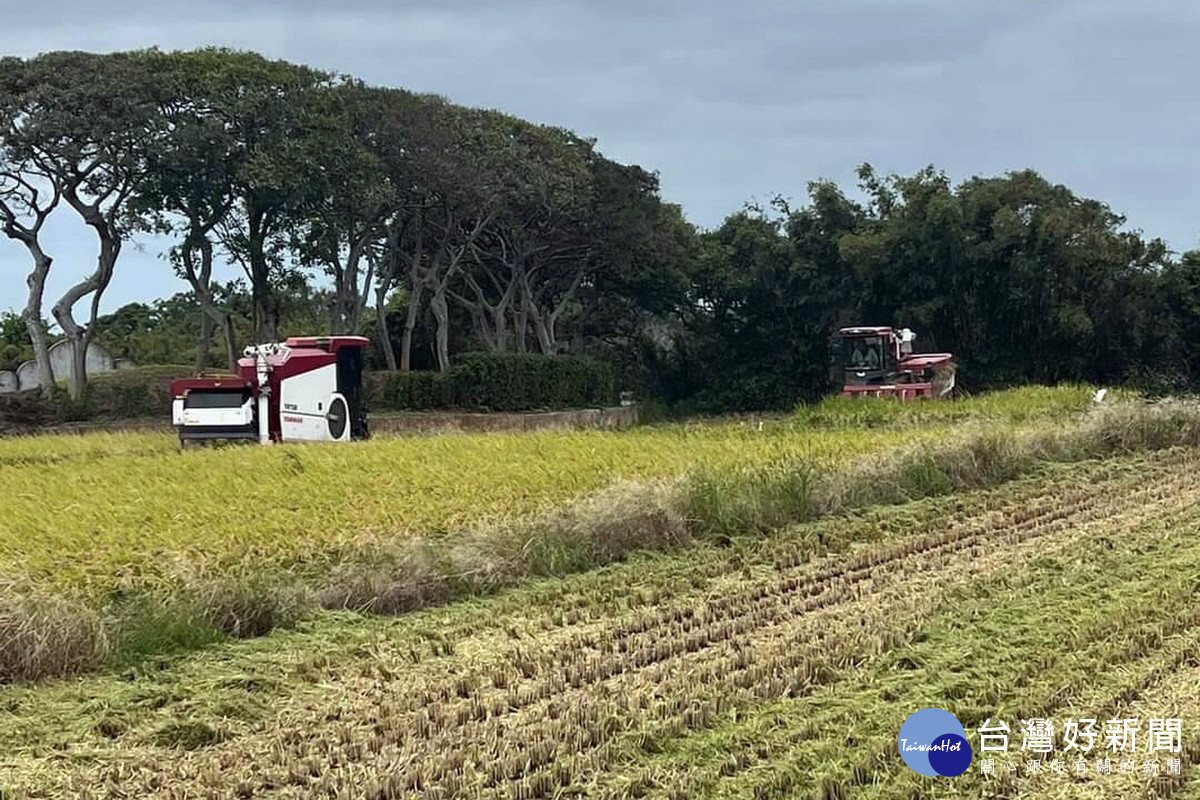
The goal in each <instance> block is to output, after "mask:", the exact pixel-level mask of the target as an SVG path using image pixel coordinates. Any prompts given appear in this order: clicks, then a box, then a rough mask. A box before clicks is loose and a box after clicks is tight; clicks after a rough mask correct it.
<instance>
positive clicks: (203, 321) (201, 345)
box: [196, 312, 216, 372]
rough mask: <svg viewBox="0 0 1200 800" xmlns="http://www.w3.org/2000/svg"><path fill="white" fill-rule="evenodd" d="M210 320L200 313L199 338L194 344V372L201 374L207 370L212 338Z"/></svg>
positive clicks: (212, 326) (211, 323) (206, 315)
mask: <svg viewBox="0 0 1200 800" xmlns="http://www.w3.org/2000/svg"><path fill="white" fill-rule="evenodd" d="M214 327H216V326H214V325H213V321H212V318H211V317H209V316H208V314H206V313H204V312H201V313H200V338H199V340H197V342H196V372H203V371H204V370H205V369H207V368H208V353H209V350H211V349H212V337H213V328H214Z"/></svg>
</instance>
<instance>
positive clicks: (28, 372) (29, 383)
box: [0, 341, 133, 392]
mask: <svg viewBox="0 0 1200 800" xmlns="http://www.w3.org/2000/svg"><path fill="white" fill-rule="evenodd" d="M132 366H133V362H132V361H130V360H128V359H124V358H122V359H117V360H116V361H114V360H113V358H112V356H110V355H109V354H108V351H107V350H105V349H104V348H103V347H101V346H100V345H98V344H96V343H95V342H92V343H91V344H89V345H88V350H87V371H88V375H96V374H99V373H101V372H112V371H113V370H115V369H128V368H130V367H132ZM50 371H51V373H52V374H53V375H54V377H55V379H62V378H66V377H67V376H69V375H70V374H71V345H70V344H68V343H67V342H66V341H62V342H56V343H55V344H53V345H51V346H50ZM15 374H16V382H17V384H16V387H15V388H13V389H4V388H3V382H2V381H0V392H4V391H16V390H17V389H20V390H22V391H24V390H26V389H35V388H37V386H38V377H37V364H36V363H35V362H34V361H32V360H30V361H26V362H24V363H22V364H21V365H20V366H18V367H17V369H16V373H15Z"/></svg>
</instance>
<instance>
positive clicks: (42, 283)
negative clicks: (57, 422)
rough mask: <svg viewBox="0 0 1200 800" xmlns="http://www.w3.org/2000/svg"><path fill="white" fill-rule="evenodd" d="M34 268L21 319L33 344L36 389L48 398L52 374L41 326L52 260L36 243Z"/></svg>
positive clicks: (50, 391)
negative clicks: (44, 297) (36, 378)
mask: <svg viewBox="0 0 1200 800" xmlns="http://www.w3.org/2000/svg"><path fill="white" fill-rule="evenodd" d="M29 249H30V252H31V254H32V255H33V262H34V268H33V272H31V273H29V277H28V278H27V279H26V283H27V284H28V285H29V300H28V301H27V302H26V304H25V310H24V311H22V312H21V317H22V318H23V319H24V320H25V328H26V330H28V331H29V340H30V342H32V343H33V359H34V363H36V364H37V376H38V388H39V389H41V391H42V395H43V396H45V397H50V395H51V394H52V393H53V391H54V373H53V371H52V370H51V368H50V343H49V342H48V341H47V340H46V329H45V328H44V327H43V326H42V298H43V296H44V295H45V293H46V276H47V275H48V274H49V273H50V264H51V262H52V261H53V259H51V258H50V256H48V255H46V254H45V253H44V252H42V249H41V247H39V246H38V245H37V244H36V243H35V244H31V245H30V247H29Z"/></svg>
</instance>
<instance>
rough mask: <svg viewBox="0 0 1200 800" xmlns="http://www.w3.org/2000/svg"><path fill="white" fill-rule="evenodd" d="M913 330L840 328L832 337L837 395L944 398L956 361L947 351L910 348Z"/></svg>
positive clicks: (912, 340) (913, 339)
mask: <svg viewBox="0 0 1200 800" xmlns="http://www.w3.org/2000/svg"><path fill="white" fill-rule="evenodd" d="M916 338H917V335H916V334H915V333H913V332H912V331H911V330H909V329H908V328H900V329H899V330H894V329H892V328H884V327H857V328H842V329H841V330H840V331H838V335H837V336H836V337H835V341H834V356H835V358H836V359H837V364H838V371H839V372H840V373H841V375H840V378H841V382H842V394H843V395H844V396H847V397H861V396H863V395H872V396H876V397H879V396H887V397H899V398H900V399H901V400H910V399H914V398H917V397H948V396H949V395H950V393H951V392H952V391H953V390H954V374H955V364H954V356H953V355H951V354H950V353H914V352H913V342H914V341H915V340H916Z"/></svg>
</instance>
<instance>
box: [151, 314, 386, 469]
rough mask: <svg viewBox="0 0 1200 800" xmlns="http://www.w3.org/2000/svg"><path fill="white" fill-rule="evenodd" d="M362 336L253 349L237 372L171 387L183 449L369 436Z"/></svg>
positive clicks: (295, 340) (294, 341)
mask: <svg viewBox="0 0 1200 800" xmlns="http://www.w3.org/2000/svg"><path fill="white" fill-rule="evenodd" d="M367 344H369V341H368V340H367V339H366V338H365V337H362V336H296V337H292V338H290V339H287V340H286V341H284V342H283V344H275V343H272V344H258V345H252V346H250V347H247V348H246V349H245V351H244V355H245V358H242V359H240V360H239V361H238V370H237V374H236V375H218V376H201V377H198V378H180V379H178V380H175V381H172V382H171V397H172V407H171V421H172V423H173V424H174V425H175V427H176V429H177V430H178V431H179V441H180V444H181V446H184V447H186V446H188V445H189V444H194V443H197V442H205V441H214V440H230V439H243V440H251V441H258V442H260V443H262V444H271V443H273V442H292V441H308V442H346V441H350V440H352V439H365V438H366V437H367V435H368V431H367V415H366V412H365V409H364V406H363V390H362V382H363V348H364V347H366V345H367Z"/></svg>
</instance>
